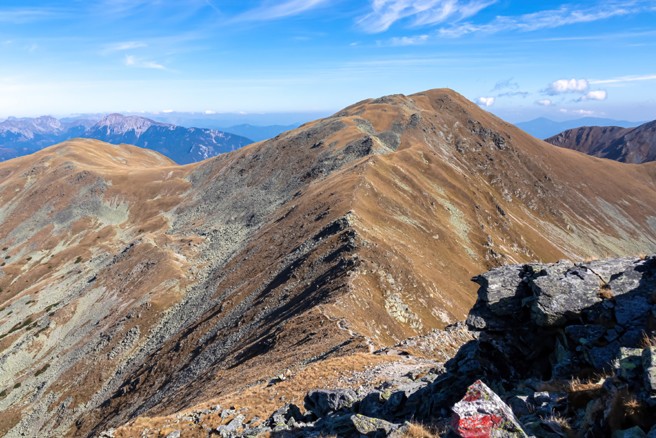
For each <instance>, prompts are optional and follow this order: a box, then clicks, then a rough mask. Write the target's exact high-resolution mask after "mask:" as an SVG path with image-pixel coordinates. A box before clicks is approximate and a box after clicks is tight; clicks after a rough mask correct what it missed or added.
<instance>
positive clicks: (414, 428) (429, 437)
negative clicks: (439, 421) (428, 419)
mask: <svg viewBox="0 0 656 438" xmlns="http://www.w3.org/2000/svg"><path fill="white" fill-rule="evenodd" d="M443 432H446V431H443ZM439 436H440V435H439V433H438V432H437V431H435V430H432V429H431V428H428V427H426V426H424V425H421V424H417V423H412V424H410V427H408V430H407V431H406V433H405V434H404V435H403V438H437V437H439Z"/></svg>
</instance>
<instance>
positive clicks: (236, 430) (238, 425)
mask: <svg viewBox="0 0 656 438" xmlns="http://www.w3.org/2000/svg"><path fill="white" fill-rule="evenodd" d="M245 419H246V417H244V416H243V415H241V414H239V415H237V416H236V417H235V418H233V419H232V420H230V422H229V423H228V424H225V425H222V426H219V427H217V428H216V431H217V432H218V434H219V436H221V438H236V437H238V436H242V434H241V433H240V432H241V429H243V427H244V420H245Z"/></svg>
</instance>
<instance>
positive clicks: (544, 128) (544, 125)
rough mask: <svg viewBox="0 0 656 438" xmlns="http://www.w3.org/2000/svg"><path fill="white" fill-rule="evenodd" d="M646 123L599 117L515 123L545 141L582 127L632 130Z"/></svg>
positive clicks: (545, 119)
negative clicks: (614, 127)
mask: <svg viewBox="0 0 656 438" xmlns="http://www.w3.org/2000/svg"><path fill="white" fill-rule="evenodd" d="M641 123H644V122H629V121H626V120H613V119H604V118H598V117H583V118H581V119H575V120H565V121H563V122H556V121H554V120H550V119H547V118H544V117H540V118H538V119H534V120H529V121H528V122H520V123H515V126H517V127H518V128H519V129H521V130H523V131H524V132H528V133H529V134H531V135H532V136H533V137H537V138H541V139H545V138H547V137H551V136H553V135H556V134H558V133H560V132H563V131H566V130H568V129H572V128H578V127H580V126H621V127H623V128H632V127H635V126H638V125H640V124H641Z"/></svg>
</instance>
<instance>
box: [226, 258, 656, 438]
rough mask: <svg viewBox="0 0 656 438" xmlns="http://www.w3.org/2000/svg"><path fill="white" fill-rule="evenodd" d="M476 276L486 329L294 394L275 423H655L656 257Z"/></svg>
mask: <svg viewBox="0 0 656 438" xmlns="http://www.w3.org/2000/svg"><path fill="white" fill-rule="evenodd" d="M474 281H476V282H477V283H479V284H480V286H481V288H480V290H479V299H478V301H477V303H476V305H475V306H474V308H473V309H472V310H471V312H470V314H469V317H468V318H467V324H468V326H469V328H470V330H471V331H472V332H475V335H474V336H473V338H476V339H474V340H472V341H470V342H468V343H467V344H466V345H464V346H463V347H462V348H461V349H460V350H459V351H458V353H457V354H456V356H455V357H454V358H453V359H452V360H450V361H448V362H447V363H446V364H445V366H444V367H443V368H436V369H435V370H434V373H432V374H429V376H427V377H424V378H422V379H417V380H416V381H410V380H409V381H408V382H405V383H403V384H399V382H396V383H395V384H394V385H392V384H391V383H390V384H389V386H388V387H386V385H385V384H383V385H382V386H381V387H380V388H377V389H376V390H374V391H371V392H369V393H367V394H356V393H355V392H354V391H353V390H350V389H344V390H337V391H335V390H333V391H327V390H315V391H311V392H310V393H308V395H307V396H306V399H305V406H304V408H305V409H301V408H300V407H298V406H294V405H287V406H285V407H284V408H282V409H281V410H279V411H277V412H276V413H274V414H273V415H272V416H271V418H269V419H268V420H267V422H266V423H265V425H264V427H266V429H267V430H270V431H271V432H272V433H273V434H274V435H273V436H319V435H320V434H334V435H338V436H372V437H385V436H404V434H405V433H406V431H407V429H408V427H409V423H408V421H409V420H412V421H415V422H420V423H424V424H433V425H437V426H439V427H440V428H441V430H442V431H444V433H448V434H451V435H452V436H463V437H474V436H476V437H483V436H518V437H523V436H538V437H563V436H567V435H568V434H570V435H571V434H573V435H575V436H611V435H613V434H615V435H613V436H645V435H646V434H647V433H650V430H651V433H652V434H654V433H656V429H654V430H652V428H654V427H655V423H656V345H653V343H656V342H655V341H654V339H655V336H654V335H655V333H654V329H655V328H656V257H653V256H652V257H647V258H644V259H629V258H624V259H613V260H606V261H596V262H590V263H583V264H574V263H571V262H568V261H561V262H558V263H555V264H531V265H515V266H505V267H501V268H498V269H494V270H492V271H490V272H487V273H485V274H483V275H481V276H478V277H476V278H474ZM451 330H452V329H451ZM490 388H491V389H490ZM259 431H260V432H261V430H259ZM447 431H448V432H447ZM241 433H242V434H244V435H243V436H246V435H248V433H249V432H248V431H247V430H244V431H242V432H241ZM276 434H278V435H276ZM641 434H642V435H641ZM235 436H236V435H235Z"/></svg>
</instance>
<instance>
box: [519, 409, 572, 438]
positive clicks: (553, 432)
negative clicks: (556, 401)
mask: <svg viewBox="0 0 656 438" xmlns="http://www.w3.org/2000/svg"><path fill="white" fill-rule="evenodd" d="M521 420H522V425H523V426H524V431H525V432H526V433H527V434H529V435H531V436H535V437H540V438H566V437H567V434H566V433H565V431H563V428H562V427H560V425H559V424H558V423H556V422H555V421H553V420H551V419H549V418H548V417H547V418H545V417H540V416H538V415H529V416H526V417H523V418H522V419H521Z"/></svg>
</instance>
